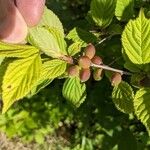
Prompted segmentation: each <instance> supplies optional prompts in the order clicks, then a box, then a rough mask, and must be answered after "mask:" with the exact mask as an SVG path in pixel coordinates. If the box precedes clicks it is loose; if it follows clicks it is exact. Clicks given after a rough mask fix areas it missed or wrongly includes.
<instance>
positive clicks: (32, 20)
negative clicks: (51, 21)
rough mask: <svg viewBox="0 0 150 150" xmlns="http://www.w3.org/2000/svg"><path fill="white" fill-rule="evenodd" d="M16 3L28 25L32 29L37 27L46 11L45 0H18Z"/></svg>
mask: <svg viewBox="0 0 150 150" xmlns="http://www.w3.org/2000/svg"><path fill="white" fill-rule="evenodd" d="M15 2H16V6H17V8H18V9H19V11H20V13H21V14H22V16H23V17H24V19H25V21H26V23H27V25H28V26H30V27H32V26H35V25H37V24H38V22H39V21H40V19H41V17H42V14H43V11H44V6H45V0H16V1H15Z"/></svg>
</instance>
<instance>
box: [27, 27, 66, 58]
mask: <svg viewBox="0 0 150 150" xmlns="http://www.w3.org/2000/svg"><path fill="white" fill-rule="evenodd" d="M56 34H57V33H56ZM57 37H58V36H57ZM58 38H59V37H58ZM61 40H62V42H64V38H61V37H60V39H59V41H61ZM28 41H29V43H30V44H31V45H34V46H36V47H38V48H39V49H40V50H41V51H43V52H44V53H45V54H46V55H48V56H51V57H53V58H58V57H61V56H62V54H63V53H64V51H61V49H60V47H59V43H58V39H56V38H55V36H53V34H51V33H50V32H49V31H48V30H47V29H46V28H44V27H34V28H31V29H30V30H29V36H28Z"/></svg>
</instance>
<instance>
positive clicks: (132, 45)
mask: <svg viewBox="0 0 150 150" xmlns="http://www.w3.org/2000/svg"><path fill="white" fill-rule="evenodd" d="M149 39H150V20H149V19H147V18H145V15H144V12H143V10H141V12H140V14H139V17H138V18H137V19H135V20H131V21H129V23H128V24H127V26H126V27H125V30H124V32H123V35H122V44H123V47H124V52H125V53H126V55H127V56H128V58H129V59H130V61H131V62H132V63H134V64H147V63H150V40H149Z"/></svg>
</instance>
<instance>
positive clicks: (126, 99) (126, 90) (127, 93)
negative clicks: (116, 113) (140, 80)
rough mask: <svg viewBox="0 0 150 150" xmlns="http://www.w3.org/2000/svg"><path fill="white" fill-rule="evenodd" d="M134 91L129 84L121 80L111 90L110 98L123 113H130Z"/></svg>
mask: <svg viewBox="0 0 150 150" xmlns="http://www.w3.org/2000/svg"><path fill="white" fill-rule="evenodd" d="M133 99H134V93H133V90H132V88H131V86H130V85H129V84H128V83H126V82H124V81H122V82H121V83H120V84H119V85H118V86H115V87H114V89H113V92H112V100H113V102H114V104H115V106H116V107H117V108H118V110H120V111H122V112H123V113H132V112H133V111H134V108H133Z"/></svg>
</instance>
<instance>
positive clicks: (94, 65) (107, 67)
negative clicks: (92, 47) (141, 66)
mask: <svg viewBox="0 0 150 150" xmlns="http://www.w3.org/2000/svg"><path fill="white" fill-rule="evenodd" d="M91 67H95V68H101V69H104V70H109V71H113V72H118V73H120V74H121V75H123V74H124V75H132V73H130V72H126V71H123V70H119V69H115V68H112V67H109V66H107V65H104V64H102V65H96V64H93V63H92V64H91Z"/></svg>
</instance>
